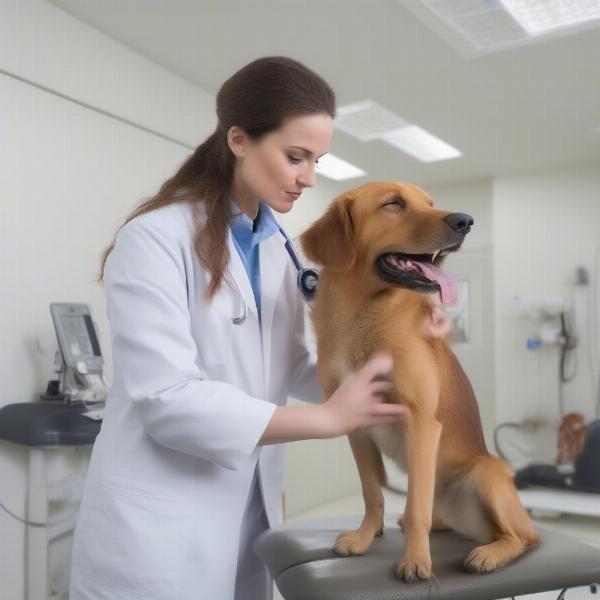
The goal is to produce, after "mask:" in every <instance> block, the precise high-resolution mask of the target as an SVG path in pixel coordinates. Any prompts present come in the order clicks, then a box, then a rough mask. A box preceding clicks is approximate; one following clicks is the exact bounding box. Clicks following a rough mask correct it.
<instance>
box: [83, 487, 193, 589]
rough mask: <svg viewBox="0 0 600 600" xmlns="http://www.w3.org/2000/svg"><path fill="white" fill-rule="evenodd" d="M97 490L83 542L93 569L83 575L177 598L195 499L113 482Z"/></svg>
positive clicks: (109, 584) (112, 585) (86, 562)
mask: <svg viewBox="0 0 600 600" xmlns="http://www.w3.org/2000/svg"><path fill="white" fill-rule="evenodd" d="M96 490H97V491H96V498H95V502H93V505H94V508H93V511H92V514H89V513H88V523H87V529H88V531H87V532H86V533H87V535H86V539H87V544H86V545H83V547H82V548H81V551H82V552H83V553H84V554H85V553H88V552H89V556H88V558H87V560H86V559H85V558H84V559H83V561H82V562H83V564H84V565H87V569H85V570H86V571H88V569H89V572H86V573H83V572H82V574H83V575H84V577H89V578H90V579H94V580H95V581H97V582H98V583H101V584H103V585H106V586H107V587H109V588H112V589H114V590H117V591H119V590H120V591H123V592H130V593H136V594H138V595H139V596H140V597H144V598H152V599H153V600H159V599H160V600H163V599H164V600H166V599H172V598H176V597H177V596H178V592H179V591H180V590H181V585H182V574H183V572H184V569H185V566H186V557H187V554H188V545H189V544H188V540H189V538H190V535H191V526H190V523H191V520H192V506H191V504H190V503H188V502H187V501H185V500H182V499H181V498H175V497H172V498H171V497H165V496H156V495H151V494H147V493H145V491H139V490H133V489H128V488H117V487H114V486H112V485H105V484H100V485H99V486H98V487H97V488H96ZM82 558H83V557H82ZM82 571H83V569H82Z"/></svg>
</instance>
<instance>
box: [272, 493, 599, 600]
mask: <svg viewBox="0 0 600 600" xmlns="http://www.w3.org/2000/svg"><path fill="white" fill-rule="evenodd" d="M383 495H384V498H385V511H386V514H390V513H400V512H403V511H404V505H405V502H406V496H405V494H401V493H397V492H394V491H391V490H388V489H384V490H383ZM363 509H364V504H363V498H362V495H361V494H358V495H355V496H348V497H346V498H342V499H341V500H337V501H335V502H330V503H327V504H322V505H320V506H318V507H316V508H314V509H312V510H309V511H305V512H303V513H300V514H296V515H294V516H290V517H288V518H287V520H286V522H288V523H289V522H293V521H302V520H304V519H311V518H316V517H335V516H340V515H355V514H362V512H363ZM535 522H536V523H537V524H538V525H539V526H540V527H544V528H546V529H550V530H552V531H555V532H557V533H561V534H563V535H566V536H569V537H572V538H574V539H576V540H578V541H580V542H583V543H586V544H589V545H591V546H594V547H596V548H600V519H599V518H594V517H583V516H577V515H563V516H562V517H561V518H559V519H555V518H540V517H535ZM559 591H560V590H557V591H552V592H543V593H540V594H527V595H525V596H518V598H519V599H521V600H555V599H556V597H557V596H558V592H559ZM597 597H598V596H597V595H595V594H591V592H590V588H589V587H580V588H571V589H570V590H569V591H568V592H567V594H566V597H565V600H583V599H586V600H588V599H589V600H592V599H594V598H597ZM273 598H274V600H283V598H282V596H281V594H279V592H278V590H277V586H275V594H274V596H273ZM507 600H508V599H507Z"/></svg>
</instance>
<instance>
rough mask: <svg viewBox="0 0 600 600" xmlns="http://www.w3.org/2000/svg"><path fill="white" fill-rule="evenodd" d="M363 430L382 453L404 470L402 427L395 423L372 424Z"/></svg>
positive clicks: (404, 452)
mask: <svg viewBox="0 0 600 600" xmlns="http://www.w3.org/2000/svg"><path fill="white" fill-rule="evenodd" d="M365 431H366V433H367V434H368V435H369V437H370V438H371V439H372V440H373V442H374V443H375V445H376V446H377V448H378V449H379V451H380V452H381V453H382V454H384V455H385V456H387V457H388V458H390V459H391V460H393V461H394V462H395V463H396V465H398V467H399V468H400V469H402V470H403V471H406V448H405V445H404V427H402V426H401V425H397V424H395V423H394V424H390V425H387V424H386V425H373V426H372V427H365Z"/></svg>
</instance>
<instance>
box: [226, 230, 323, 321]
mask: <svg viewBox="0 0 600 600" xmlns="http://www.w3.org/2000/svg"><path fill="white" fill-rule="evenodd" d="M279 232H280V233H281V235H283V237H284V238H285V248H286V250H287V253H288V254H289V255H290V258H291V259H292V262H293V263H294V267H296V271H297V272H298V277H297V286H298V290H299V292H300V295H301V296H302V298H303V299H304V300H305V301H306V302H310V300H311V299H312V296H313V295H314V292H315V289H316V283H317V280H318V278H319V274H318V273H317V271H315V270H314V269H305V268H304V267H303V266H302V263H301V262H300V259H299V258H298V255H297V254H296V250H295V249H294V245H293V244H292V240H291V239H290V238H289V236H288V235H287V233H286V232H285V231H284V229H283V227H281V226H280V227H279ZM305 282H310V283H311V285H310V287H307V285H306V283H305ZM234 283H235V282H234ZM235 286H236V288H237V295H238V297H239V298H240V299H241V300H242V304H243V306H244V312H243V314H242V315H241V316H239V317H231V321H232V323H233V324H234V325H241V324H242V323H244V321H245V320H246V318H247V316H248V306H247V305H246V301H245V300H244V297H243V296H242V293H241V291H240V289H239V287H238V286H237V283H235Z"/></svg>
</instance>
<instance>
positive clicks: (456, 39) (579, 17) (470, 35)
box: [397, 0, 600, 58]
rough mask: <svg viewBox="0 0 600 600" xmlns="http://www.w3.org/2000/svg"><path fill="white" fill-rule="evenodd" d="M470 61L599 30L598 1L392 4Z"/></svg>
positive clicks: (416, 1) (422, 1)
mask: <svg viewBox="0 0 600 600" xmlns="http://www.w3.org/2000/svg"><path fill="white" fill-rule="evenodd" d="M397 2H399V3H400V4H401V5H402V6H403V7H404V8H407V9H408V10H410V11H411V12H412V13H413V14H414V15H415V16H416V17H417V18H418V19H420V20H421V21H422V22H423V23H424V24H425V25H426V26H428V27H429V28H430V29H431V30H432V31H433V32H434V33H436V34H437V35H439V36H440V37H441V38H442V39H444V40H445V41H446V42H448V43H449V44H451V45H452V46H454V48H456V49H457V50H458V51H459V52H460V53H461V54H462V55H463V56H465V57H468V58H471V57H473V56H478V55H481V54H486V53H489V52H496V51H499V50H504V49H507V48H514V47H518V46H523V45H527V44H531V43H534V42H539V41H541V40H545V39H550V38H556V37H558V36H561V35H566V34H570V33H573V32H575V31H579V30H583V29H588V28H590V27H595V26H598V25H600V1H599V0H414V1H411V2H406V1H405V0H397Z"/></svg>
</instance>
